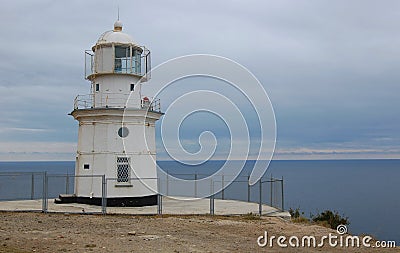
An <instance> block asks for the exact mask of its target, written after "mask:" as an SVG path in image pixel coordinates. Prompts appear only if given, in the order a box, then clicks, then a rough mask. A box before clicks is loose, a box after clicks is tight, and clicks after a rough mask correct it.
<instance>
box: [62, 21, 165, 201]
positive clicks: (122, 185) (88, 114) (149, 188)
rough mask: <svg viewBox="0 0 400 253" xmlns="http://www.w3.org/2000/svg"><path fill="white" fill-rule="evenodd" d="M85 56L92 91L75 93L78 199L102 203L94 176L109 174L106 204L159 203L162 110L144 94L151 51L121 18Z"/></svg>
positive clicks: (76, 183)
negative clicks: (158, 134)
mask: <svg viewBox="0 0 400 253" xmlns="http://www.w3.org/2000/svg"><path fill="white" fill-rule="evenodd" d="M85 56H86V61H85V63H86V64H85V68H86V71H85V76H86V79H87V80H89V81H90V83H91V91H90V94H89V95H84V96H81V95H79V96H77V97H76V99H75V103H74V110H73V111H72V112H71V115H72V116H73V117H74V119H76V120H77V121H79V133H78V148H77V155H76V165H75V174H76V176H77V177H76V180H75V196H73V198H74V201H76V202H79V203H88V204H101V197H102V185H101V178H99V177H95V176H96V175H105V177H106V178H107V180H106V181H107V205H109V206H143V205H154V204H157V195H156V194H157V193H156V192H155V190H156V189H157V180H156V178H157V171H156V164H155V161H156V157H155V156H156V145H155V122H156V121H157V120H158V119H159V118H160V117H161V116H162V113H161V110H160V104H159V101H158V100H152V98H147V97H145V96H143V95H142V94H141V86H142V83H143V82H145V81H146V80H148V79H149V77H150V76H149V72H150V51H149V50H147V49H146V48H145V47H143V46H139V45H138V44H137V43H136V42H135V41H134V40H133V39H132V37H131V36H129V35H128V34H126V33H123V32H122V23H121V22H120V21H119V20H118V21H116V22H115V24H114V29H113V30H111V31H107V32H105V33H103V34H102V35H101V36H100V38H99V39H98V41H97V43H96V44H95V45H94V46H93V47H92V50H87V51H86V52H85ZM128 99H129V101H128ZM143 136H144V137H145V138H144V137H143ZM145 139H146V141H144V140H145ZM138 175H140V177H141V178H144V179H142V180H137V177H138ZM92 176H94V177H92ZM61 201H63V200H62V199H61Z"/></svg>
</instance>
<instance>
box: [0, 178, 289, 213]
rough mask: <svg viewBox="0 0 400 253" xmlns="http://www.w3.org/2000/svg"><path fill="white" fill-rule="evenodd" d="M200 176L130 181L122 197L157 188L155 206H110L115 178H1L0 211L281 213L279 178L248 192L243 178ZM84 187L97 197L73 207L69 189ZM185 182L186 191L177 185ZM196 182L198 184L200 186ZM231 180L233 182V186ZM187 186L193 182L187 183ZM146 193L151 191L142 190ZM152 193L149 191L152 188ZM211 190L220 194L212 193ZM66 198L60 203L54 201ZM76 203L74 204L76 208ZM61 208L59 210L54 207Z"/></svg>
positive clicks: (256, 185)
mask: <svg viewBox="0 0 400 253" xmlns="http://www.w3.org/2000/svg"><path fill="white" fill-rule="evenodd" d="M206 177H207V175H203V174H175V175H165V176H164V177H159V178H141V179H140V180H139V179H137V178H130V179H129V181H130V187H132V188H133V189H132V188H131V189H129V188H128V187H127V193H128V192H129V191H131V192H135V191H136V192H137V191H140V190H141V188H143V189H144V188H145V187H148V186H153V187H154V186H156V187H158V191H159V193H157V192H154V198H155V203H156V204H155V205H154V204H153V205H150V206H141V207H134V206H135V205H134V204H133V205H130V206H129V205H127V206H123V205H122V206H121V205H118V206H116V205H114V204H113V201H114V199H115V198H118V196H115V195H113V190H114V189H115V187H116V186H117V185H118V182H117V181H118V178H106V177H105V176H104V175H90V176H75V175H70V174H47V173H46V172H40V173H37V172H16V173H12V172H6V173H5V172H1V173H0V211H41V212H63V213H102V214H106V213H127V214H163V213H164V214H206V213H209V214H243V213H250V212H251V213H259V214H265V213H269V212H279V211H283V210H284V191H283V190H284V188H283V178H282V179H276V178H272V177H271V178H266V177H264V178H262V179H261V180H260V181H258V182H257V183H256V184H254V185H252V186H250V185H249V184H248V182H249V176H238V177H235V178H233V176H230V175H221V176H220V177H219V178H217V179H215V178H214V179H207V178H206ZM78 179H79V184H82V185H85V187H86V188H87V189H88V191H89V192H91V193H93V192H97V193H98V194H97V195H96V196H90V197H88V198H90V199H91V198H92V197H93V198H94V199H95V200H91V201H90V202H91V205H88V204H87V203H85V201H77V199H78V198H80V197H79V196H75V195H74V193H75V186H76V183H77V182H78ZM179 179H186V180H187V181H190V182H191V185H190V187H189V188H188V187H187V185H185V184H184V183H182V180H179ZM199 179H203V180H202V182H201V183H197V182H200V181H199ZM233 179H234V180H233ZM192 180H196V181H194V183H193V181H192ZM148 188H149V189H150V188H151V187H148ZM153 189H154V188H153ZM215 189H221V190H219V191H215ZM62 197H64V198H67V197H68V198H69V200H70V201H67V202H65V201H64V202H60V201H59V199H58V198H62ZM77 202H80V203H77ZM57 203H61V204H57Z"/></svg>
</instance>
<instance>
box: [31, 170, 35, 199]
mask: <svg viewBox="0 0 400 253" xmlns="http://www.w3.org/2000/svg"><path fill="white" fill-rule="evenodd" d="M34 198H35V174H34V173H33V172H32V179H31V199H34Z"/></svg>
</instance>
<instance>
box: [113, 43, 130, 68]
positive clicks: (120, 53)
mask: <svg viewBox="0 0 400 253" xmlns="http://www.w3.org/2000/svg"><path fill="white" fill-rule="evenodd" d="M114 71H115V72H116V73H131V48H130V47H122V46H116V47H115V65H114Z"/></svg>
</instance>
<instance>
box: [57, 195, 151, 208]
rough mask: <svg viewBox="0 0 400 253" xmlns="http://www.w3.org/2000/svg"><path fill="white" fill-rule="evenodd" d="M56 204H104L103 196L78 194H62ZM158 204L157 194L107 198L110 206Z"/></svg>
mask: <svg viewBox="0 0 400 253" xmlns="http://www.w3.org/2000/svg"><path fill="white" fill-rule="evenodd" d="M54 203H55V204H71V203H78V204H87V205H95V206H101V205H102V198H96V197H94V198H90V197H81V196H76V195H60V196H59V197H58V199H55V200H54ZM154 205H157V195H150V196H143V197H122V198H107V206H109V207H141V206H154Z"/></svg>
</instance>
